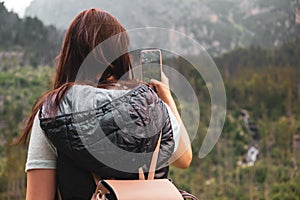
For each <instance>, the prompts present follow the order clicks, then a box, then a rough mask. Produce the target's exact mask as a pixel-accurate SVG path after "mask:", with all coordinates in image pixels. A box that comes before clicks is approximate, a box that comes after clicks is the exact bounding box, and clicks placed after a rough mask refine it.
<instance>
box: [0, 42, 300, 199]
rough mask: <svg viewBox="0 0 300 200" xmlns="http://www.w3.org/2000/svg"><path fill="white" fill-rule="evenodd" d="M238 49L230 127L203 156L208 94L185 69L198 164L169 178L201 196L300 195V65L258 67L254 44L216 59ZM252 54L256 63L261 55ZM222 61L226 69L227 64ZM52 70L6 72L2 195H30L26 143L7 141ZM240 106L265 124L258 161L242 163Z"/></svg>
mask: <svg viewBox="0 0 300 200" xmlns="http://www.w3.org/2000/svg"><path fill="white" fill-rule="evenodd" d="M284 48H285V47H283V49H284ZM294 50H295V51H296V50H297V51H299V49H294ZM243 51H249V52H248V53H247V54H243V53H241V52H243ZM276 51H280V49H278V50H275V51H274V52H266V55H271V56H272V55H275V52H276ZM251 52H252V51H251ZM237 55H238V56H239V58H240V59H239V60H243V63H245V66H247V67H244V68H242V67H241V66H240V67H236V68H234V67H233V66H234V63H231V65H230V69H231V70H230V72H227V76H226V78H225V87H226V91H227V98H228V111H227V118H226V123H225V126H224V130H223V133H222V135H221V138H220V140H219V142H218V143H217V145H216V147H215V148H214V149H213V151H212V152H211V153H210V154H209V155H208V156H207V157H206V158H204V159H201V160H200V159H199V158H198V157H197V154H198V151H199V149H200V146H201V143H202V139H203V136H204V134H205V131H206V129H207V124H208V121H209V117H210V110H209V107H210V104H209V96H208V94H207V91H206V89H205V87H204V83H203V81H201V80H194V79H193V74H194V73H193V72H192V71H189V70H187V69H189V68H184V70H182V71H183V74H184V75H186V76H190V81H191V84H192V85H193V87H194V88H195V89H196V90H197V91H199V93H198V95H199V99H200V100H201V101H200V102H201V103H200V107H201V112H202V113H201V116H203V118H202V120H201V122H200V127H199V133H198V135H197V137H196V139H195V140H194V142H193V151H194V159H193V162H192V166H191V167H190V168H189V169H187V170H178V169H174V168H172V169H171V171H170V177H171V178H172V179H173V181H174V182H175V183H176V185H178V186H179V187H180V188H182V189H185V190H187V191H190V192H192V193H193V194H196V195H197V196H199V197H200V198H201V199H270V200H276V199H299V197H300V185H299V179H300V173H299V167H300V158H299V153H298V152H296V151H297V150H298V151H299V149H300V144H299V142H298V143H297V140H296V139H295V138H296V136H297V135H300V120H299V115H298V113H300V105H299V103H298V102H299V100H300V90H299V88H300V83H299V79H298V77H299V76H300V69H299V65H298V63H297V65H289V66H288V65H287V66H269V65H267V66H265V67H264V66H260V67H256V66H255V67H252V66H251V65H250V64H248V65H247V64H246V63H247V62H246V61H247V57H248V56H249V55H250V50H240V51H238V50H237V51H234V52H232V53H231V54H227V55H226V56H225V57H224V59H222V58H220V60H218V62H219V65H220V66H224V65H221V64H222V63H226V58H228V57H235V56H237ZM241 55H244V56H241ZM287 55H289V54H288V53H287ZM250 58H251V56H250V57H248V61H249V62H250V63H251V62H258V61H255V60H254V61H253V59H252V58H251V59H250ZM272 59H275V58H272ZM237 61H238V59H237ZM258 63H259V62H258ZM180 64H181V65H182V64H184V62H183V61H182V62H180ZM186 65H187V64H186ZM238 65H239V64H236V66H238ZM220 68H221V71H222V73H223V74H224V73H225V71H226V70H225V68H222V67H220ZM53 72H54V70H53V68H51V67H45V66H40V67H37V68H33V67H30V66H18V67H17V66H15V67H13V68H10V69H9V70H6V71H4V70H2V71H1V72H0V112H1V115H0V129H1V133H2V134H1V137H2V139H1V148H0V155H1V159H0V160H1V162H0V170H1V171H0V188H1V190H0V199H8V198H13V199H22V198H21V197H23V195H24V191H25V180H26V179H25V173H24V164H25V158H26V148H23V147H12V146H10V145H9V144H10V143H11V141H12V140H13V139H14V138H15V137H16V136H17V135H18V133H19V131H20V129H21V125H22V121H23V119H24V117H25V116H26V115H27V114H28V113H29V111H30V107H31V106H32V105H33V103H34V101H35V100H36V99H37V98H38V96H39V95H41V94H42V92H43V91H45V90H47V89H48V88H49V87H48V86H49V83H50V77H51V75H52V74H53ZM224 77H225V76H224ZM202 108H203V109H202ZM240 109H247V110H248V111H249V113H250V115H251V120H252V121H254V122H255V123H256V124H257V126H258V130H259V137H260V139H259V144H258V145H259V150H260V154H259V157H258V160H257V161H256V162H255V164H254V166H244V165H239V164H238V161H241V160H242V158H243V155H244V154H245V153H246V151H247V148H248V146H249V145H251V143H252V142H253V140H252V137H251V135H250V134H249V132H248V131H247V129H246V128H245V125H244V123H243V120H242V117H241V115H240ZM297 144H298V146H297Z"/></svg>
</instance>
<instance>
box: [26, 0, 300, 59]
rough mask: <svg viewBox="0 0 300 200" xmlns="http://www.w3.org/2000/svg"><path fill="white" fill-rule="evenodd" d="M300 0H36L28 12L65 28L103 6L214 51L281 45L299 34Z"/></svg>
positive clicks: (134, 24)
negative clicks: (81, 14)
mask: <svg viewBox="0 0 300 200" xmlns="http://www.w3.org/2000/svg"><path fill="white" fill-rule="evenodd" d="M299 5H300V3H299V0H284V1H282V0H164V1H161V0H151V1H142V0H135V1H132V0H110V1H104V0H102V1H99V0H90V1H76V0H64V1H60V0H52V1H49V0H33V1H32V3H31V4H30V6H29V7H28V8H27V9H26V14H25V15H27V16H37V17H38V18H39V19H41V20H42V21H43V22H44V23H45V24H52V25H55V26H56V27H58V28H60V29H65V28H66V27H67V26H68V24H69V23H70V22H71V20H72V19H73V18H74V16H76V14H77V13H78V12H80V11H81V10H84V9H87V8H91V7H100V8H103V9H104V10H107V11H109V12H110V13H112V14H113V15H114V16H116V17H117V18H118V19H119V21H120V22H121V23H122V24H123V25H124V26H125V27H126V28H127V29H134V28H139V27H146V26H154V27H163V28H170V29H175V30H178V31H180V32H183V33H185V34H186V35H188V36H190V37H191V38H193V39H195V40H196V41H198V42H199V43H200V44H201V45H202V46H203V47H205V48H206V49H207V50H208V51H209V52H210V53H212V54H213V55H219V54H221V53H224V52H226V51H228V50H231V49H234V48H236V47H247V46H250V45H259V46H261V47H263V48H271V47H274V46H278V45H280V44H282V43H283V42H286V41H290V40H291V39H293V38H295V36H297V35H299V34H300V25H299V24H297V23H296V20H295V16H296V14H295V13H296V7H298V8H300V6H299Z"/></svg>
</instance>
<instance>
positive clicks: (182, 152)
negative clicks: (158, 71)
mask: <svg viewBox="0 0 300 200" xmlns="http://www.w3.org/2000/svg"><path fill="white" fill-rule="evenodd" d="M150 86H151V87H153V88H155V90H156V92H157V95H158V97H159V98H161V99H162V100H163V101H164V102H165V103H166V104H167V105H168V106H169V107H170V108H171V110H172V112H173V114H174V115H175V117H176V119H177V121H178V123H179V125H180V141H179V145H178V148H177V150H176V151H175V152H174V154H173V155H172V157H171V159H170V163H172V165H173V166H175V167H178V168H187V167H189V166H190V164H191V161H192V149H191V142H190V139H189V135H188V133H187V131H186V129H185V127H184V124H183V123H182V120H181V118H180V115H179V113H178V110H177V108H176V104H175V101H174V99H173V97H172V95H171V91H170V87H169V80H168V78H167V77H166V76H165V75H164V74H163V73H162V81H157V80H154V79H151V80H150Z"/></svg>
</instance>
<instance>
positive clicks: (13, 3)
mask: <svg viewBox="0 0 300 200" xmlns="http://www.w3.org/2000/svg"><path fill="white" fill-rule="evenodd" d="M0 1H4V5H5V7H6V8H7V9H8V10H9V11H11V10H13V11H14V12H16V13H18V15H19V16H20V17H23V16H24V13H25V9H26V8H27V6H29V4H30V2H31V1H32V0H0Z"/></svg>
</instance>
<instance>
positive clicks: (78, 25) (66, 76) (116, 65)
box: [16, 8, 132, 143]
mask: <svg viewBox="0 0 300 200" xmlns="http://www.w3.org/2000/svg"><path fill="white" fill-rule="evenodd" d="M120 33H122V34H120ZM123 33H124V34H123ZM114 35H117V38H116V39H115V40H114V41H113V44H112V45H108V46H106V48H109V49H108V51H116V50H117V49H120V48H128V45H129V37H128V35H127V33H126V30H125V28H123V26H122V25H121V24H120V23H119V22H118V20H117V19H116V18H115V17H113V16H112V15H111V14H109V13H107V12H105V11H103V10H101V9H95V8H93V9H89V10H85V11H83V12H81V13H79V14H78V15H77V16H76V17H75V19H74V20H73V21H72V23H71V25H70V26H69V28H68V29H67V31H66V35H65V39H64V41H63V44H62V48H61V51H60V53H59V55H58V56H57V58H56V59H57V67H56V74H55V77H54V82H53V87H52V90H51V91H49V92H46V93H45V94H43V95H42V96H41V97H40V98H39V99H38V100H37V101H36V103H35V104H34V106H33V108H32V112H31V114H30V115H29V117H28V119H27V121H26V122H25V126H24V129H23V130H22V132H21V135H20V137H19V138H18V139H17V141H16V143H26V141H27V138H28V136H29V134H30V131H31V128H32V125H33V122H34V118H35V116H36V114H37V113H38V112H39V110H40V109H41V107H42V105H43V104H44V102H45V100H46V99H47V97H49V95H50V96H52V95H55V96H56V98H55V101H54V104H55V106H57V107H58V106H59V103H60V101H61V99H62V98H63V96H64V94H65V92H66V91H67V90H68V89H69V88H70V87H71V86H72V85H73V84H74V82H75V80H76V76H77V73H78V70H79V68H80V66H81V64H82V63H83V61H84V59H85V58H86V57H87V56H88V54H89V53H90V52H91V51H92V50H93V49H94V48H95V47H97V45H99V44H100V43H101V42H103V41H105V40H107V39H108V38H110V37H112V36H114ZM103 53H104V52H103V49H101V48H98V49H97V56H100V57H101V59H100V60H102V62H105V61H106V60H107V59H106V58H105V55H103ZM106 66H107V68H106V70H105V71H104V72H103V73H102V74H101V78H100V79H99V83H100V84H101V83H103V84H107V82H109V78H111V77H113V79H114V80H119V79H120V78H121V77H122V76H124V75H126V72H128V71H129V69H131V67H132V66H131V61H130V57H129V54H128V53H124V54H122V55H121V56H119V57H118V58H117V59H115V60H114V61H113V62H112V63H107V65H106ZM127 78H128V79H129V77H127Z"/></svg>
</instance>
